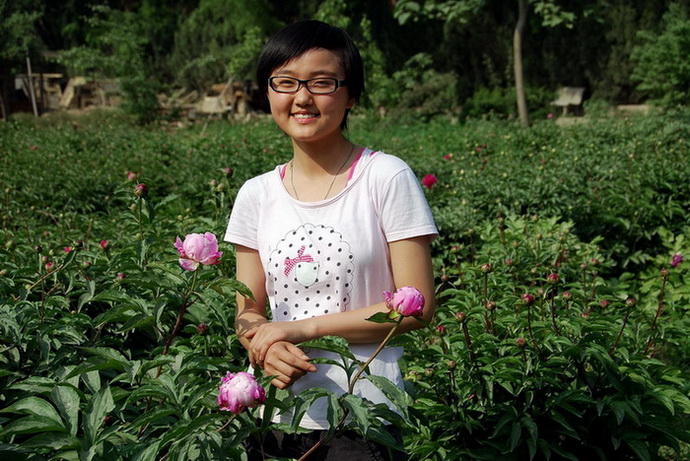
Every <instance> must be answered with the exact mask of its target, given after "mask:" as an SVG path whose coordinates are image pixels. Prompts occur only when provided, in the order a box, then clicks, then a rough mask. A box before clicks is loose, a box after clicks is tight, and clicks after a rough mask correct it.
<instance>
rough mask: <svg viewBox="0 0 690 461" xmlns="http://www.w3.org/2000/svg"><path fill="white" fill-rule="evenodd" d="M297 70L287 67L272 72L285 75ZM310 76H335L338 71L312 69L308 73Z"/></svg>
mask: <svg viewBox="0 0 690 461" xmlns="http://www.w3.org/2000/svg"><path fill="white" fill-rule="evenodd" d="M297 73H298V72H297V71H296V70H293V69H289V68H284V69H278V70H277V71H276V72H274V73H273V75H286V76H294V75H295V74H297ZM308 75H309V76H310V77H320V76H324V75H325V76H328V77H337V76H338V72H333V71H332V70H315V71H312V72H310V73H309V74H308Z"/></svg>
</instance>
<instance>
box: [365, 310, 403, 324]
mask: <svg viewBox="0 0 690 461" xmlns="http://www.w3.org/2000/svg"><path fill="white" fill-rule="evenodd" d="M367 321H369V322H374V323H398V321H397V320H395V319H392V318H390V317H388V313H387V312H377V313H375V314H374V315H372V316H371V317H369V318H368V319H367Z"/></svg>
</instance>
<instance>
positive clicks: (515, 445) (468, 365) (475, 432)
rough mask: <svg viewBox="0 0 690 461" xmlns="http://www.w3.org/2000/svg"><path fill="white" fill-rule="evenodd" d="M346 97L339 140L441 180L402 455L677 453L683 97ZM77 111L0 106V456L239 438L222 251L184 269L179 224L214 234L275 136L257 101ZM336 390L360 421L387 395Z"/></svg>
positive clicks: (208, 453) (683, 315)
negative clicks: (521, 124) (438, 107)
mask: <svg viewBox="0 0 690 461" xmlns="http://www.w3.org/2000/svg"><path fill="white" fill-rule="evenodd" d="M353 115H354V117H353V118H352V119H351V125H350V126H351V127H350V130H351V131H352V133H351V136H352V138H353V140H356V141H357V142H361V143H364V144H366V145H369V146H372V147H382V148H385V149H386V151H387V152H390V153H393V154H397V155H399V156H400V157H402V158H403V159H405V160H406V161H407V162H408V163H409V164H410V165H411V166H412V168H413V170H414V171H415V172H416V173H417V174H418V175H419V177H420V178H421V177H422V176H424V175H426V174H430V173H431V174H435V175H436V176H437V177H438V183H437V184H436V185H435V186H433V187H432V188H431V189H428V190H426V194H427V197H428V199H429V202H430V204H431V206H432V208H433V210H434V215H435V218H436V220H437V224H438V226H439V229H440V233H441V235H440V237H439V238H438V239H437V240H436V241H435V242H434V244H433V249H432V250H433V258H434V267H435V269H436V275H437V282H438V289H439V290H438V299H439V308H438V315H437V318H436V321H435V323H434V324H433V325H431V326H430V329H425V330H421V331H418V332H415V333H412V334H407V335H404V336H402V337H400V338H399V339H397V340H396V341H398V342H400V343H404V344H405V345H406V356H405V360H404V363H403V366H404V367H405V368H406V376H407V378H408V380H409V381H410V382H411V387H410V392H411V396H412V397H413V398H414V400H413V401H412V402H411V403H410V402H408V400H409V397H405V396H401V395H398V394H395V395H396V401H397V402H399V403H400V405H401V409H402V414H401V416H400V417H399V418H398V419H396V423H398V424H401V425H405V435H406V437H405V441H406V444H407V447H408V448H409V449H410V451H411V452H412V454H413V456H414V458H413V459H449V458H450V459H454V457H456V458H458V459H460V458H461V457H462V456H464V457H465V458H467V457H470V458H479V459H483V458H489V457H491V458H498V459H530V457H533V459H546V458H548V457H549V455H550V457H551V459H555V458H559V459H563V458H565V459H568V457H569V458H570V459H577V458H579V459H589V458H600V459H626V458H634V457H637V458H640V459H660V457H663V459H680V457H682V456H683V454H684V453H685V454H687V448H688V445H686V444H685V443H686V442H687V434H688V426H687V424H688V415H689V414H690V408H688V407H689V406H688V394H689V391H690V389H689V388H688V385H687V384H686V383H687V382H688V381H689V380H688V378H689V376H688V373H687V369H688V368H687V365H688V362H687V360H688V359H687V357H688V353H689V352H690V343H688V339H687V335H686V334H685V332H686V331H687V329H688V327H690V325H688V320H687V309H688V303H690V292H689V291H688V283H687V280H688V278H687V270H688V269H687V268H688V263H687V262H683V263H681V264H679V265H677V267H671V266H670V261H671V257H672V256H673V255H674V254H675V253H679V254H682V255H685V256H686V257H687V255H688V254H689V253H690V248H689V247H688V239H690V233H689V231H688V229H687V222H688V215H687V210H688V205H690V189H689V187H690V186H689V185H690V166H688V164H687V162H685V161H683V160H684V159H686V158H687V155H688V144H687V139H688V138H689V136H688V135H689V134H690V133H689V132H688V126H690V124H689V123H688V113H687V111H685V110H678V111H672V112H671V111H669V112H667V113H665V114H663V115H654V116H650V117H644V118H642V117H638V118H629V119H626V118H610V119H608V118H604V117H601V118H598V119H597V121H596V123H592V124H582V125H578V126H574V127H567V128H562V127H558V126H556V125H555V124H553V123H551V122H549V121H543V122H540V123H537V124H536V125H535V126H533V127H532V128H531V129H529V130H524V129H519V128H518V127H517V125H516V124H514V123H511V122H489V121H480V120H471V119H469V120H466V121H465V122H464V123H463V124H451V123H449V122H448V120H446V119H443V118H440V117H436V118H434V119H433V120H432V121H431V122H429V123H427V124H423V123H417V122H415V121H412V119H411V118H409V119H405V120H395V121H394V122H395V123H393V120H391V118H390V117H387V118H383V119H377V118H375V117H372V116H370V115H367V116H363V117H362V116H357V114H353ZM90 117H91V119H87V118H66V117H64V116H63V117H59V120H57V119H55V118H53V117H43V118H41V119H38V120H34V119H32V118H28V117H27V118H17V119H16V120H15V121H13V122H11V123H6V124H2V125H0V184H1V188H0V210H1V212H0V237H1V239H2V241H3V242H4V243H3V246H2V247H0V319H2V322H0V401H2V402H3V404H2V409H1V410H0V456H3V457H8V458H9V457H13V458H18V457H19V458H21V457H23V458H31V457H33V458H36V459H38V458H39V457H43V458H56V459H57V458H64V459H133V458H136V457H139V459H157V458H161V457H168V458H171V459H189V458H194V459H223V457H225V459H238V458H241V456H242V455H243V454H242V451H243V450H242V448H241V446H240V440H241V439H243V438H245V437H247V436H253V435H252V434H255V435H256V434H260V432H261V431H262V430H264V429H266V428H267V426H268V427H270V426H269V425H264V426H262V427H258V426H257V423H256V421H254V420H253V417H254V416H260V415H261V412H262V411H263V410H262V409H257V410H256V411H253V412H245V413H242V414H241V415H239V416H238V417H235V418H230V417H228V415H227V413H221V412H219V411H218V409H217V406H216V405H215V404H214V402H213V397H214V393H215V392H216V385H217V383H218V380H219V378H220V376H222V374H223V373H224V372H225V371H227V370H231V371H238V370H242V369H244V367H245V366H246V354H245V353H244V351H243V350H242V348H241V346H240V344H239V343H238V342H237V340H236V338H235V336H234V333H233V329H232V308H233V302H234V301H233V297H232V292H233V291H234V288H236V284H235V283H234V282H233V281H232V275H233V254H232V248H231V247H230V246H229V245H225V244H221V250H222V251H224V252H225V255H224V257H223V260H222V263H221V265H219V266H213V267H211V268H202V269H203V270H200V271H199V272H198V275H197V276H196V278H195V277H193V276H190V274H189V273H187V272H184V271H182V270H181V269H180V268H179V266H178V265H177V261H176V259H177V254H176V252H175V250H174V248H173V245H172V244H173V242H174V239H175V237H176V236H178V235H180V236H184V235H185V234H187V233H190V232H206V231H209V232H213V233H214V234H215V235H217V236H220V235H222V232H223V230H224V227H225V224H226V221H227V217H228V213H229V210H230V207H231V204H232V201H233V197H234V193H235V191H236V190H237V187H238V186H239V185H240V184H241V183H242V182H243V181H244V180H245V179H248V178H250V177H253V176H255V175H257V174H259V173H262V172H264V171H267V170H269V169H271V168H273V166H274V165H275V164H277V163H281V162H284V161H286V160H287V159H288V158H289V155H290V151H289V143H287V142H286V139H285V137H284V135H282V134H281V133H280V132H279V130H278V129H277V128H276V127H275V126H274V125H273V123H272V122H268V121H267V120H265V119H263V118H257V119H256V120H254V121H252V122H249V123H246V124H229V123H227V122H225V121H223V122H220V121H219V122H213V123H210V124H209V125H208V126H207V129H205V130H204V131H203V135H200V131H201V128H200V127H195V126H188V127H178V128H175V129H173V128H172V127H171V126H170V125H165V124H162V125H160V126H158V125H156V124H152V125H150V126H148V127H141V126H136V125H133V124H131V123H130V122H129V118H128V117H127V116H125V115H123V114H121V113H119V112H117V111H104V112H93V113H91V114H90ZM227 168H232V169H233V170H232V171H230V170H228V169H227ZM140 182H143V183H146V184H147V185H148V188H149V196H148V198H146V199H140V198H137V197H136V196H135V195H134V194H133V189H134V187H135V185H136V184H137V183H140ZM102 240H107V241H108V243H109V244H108V246H107V248H108V249H107V250H105V249H104V248H103V247H102V246H101V244H100V242H101V241H102ZM65 248H67V250H65ZM487 265H488V266H487ZM552 274H556V275H557V276H558V279H555V278H554V277H553V276H552ZM566 291H568V292H570V294H571V295H570V296H567V295H565V292H566ZM525 293H527V294H530V295H532V296H533V297H534V302H533V303H532V304H529V305H527V304H526V303H525V301H524V298H523V294H525ZM628 298H633V299H635V301H636V302H635V303H634V304H632V303H630V302H628V301H627V300H628ZM190 301H193V302H192V303H191V304H190V303H189V302H190ZM604 301H606V302H604ZM185 306H186V307H185ZM459 312H463V313H464V314H465V316H464V319H462V320H463V321H462V322H460V321H459V320H460V319H459V318H458V317H457V314H458V313H459ZM180 314H182V315H180ZM583 314H585V315H583ZM178 320H180V323H179V329H177V330H176V328H175V325H176V324H177V321H178ZM439 326H442V327H443V330H437V327H439ZM174 331H176V333H175V334H172V333H173V332H174ZM468 338H469V341H468ZM519 338H523V339H524V342H523V341H518V342H516V341H517V340H518V339H519ZM470 343H471V344H472V346H470ZM168 346H169V349H168ZM166 349H168V350H167V351H166ZM159 369H160V373H159ZM378 384H380V385H382V386H385V383H378ZM390 391H391V392H392V390H390ZM318 395H319V394H318V391H312V392H311V393H309V394H308V395H305V396H303V397H302V398H301V400H300V402H302V404H304V405H308V404H309V402H311V399H313V398H315V397H316V396H318ZM391 395H393V394H391ZM281 398H282V396H281V395H280V394H277V395H276V396H275V397H274V398H272V399H271V400H269V402H270V403H271V405H277V406H280V405H282V404H281V403H280V402H281ZM337 400H338V399H333V400H332V401H333V402H334V412H333V415H334V416H333V417H334V418H335V417H337V416H338V415H342V414H343V410H342V408H341V407H340V406H339V405H340V404H338V403H336V401H337ZM345 403H346V404H347V405H350V407H349V408H351V409H352V410H353V412H354V414H355V416H356V418H355V420H354V424H355V427H356V428H359V429H360V430H362V431H365V430H366V428H368V427H372V428H374V429H372V430H376V429H375V427H376V423H375V422H372V421H370V420H369V419H370V418H371V417H374V416H376V415H384V414H385V412H382V409H380V408H372V407H371V406H368V405H367V404H366V402H360V401H356V400H355V399H346V401H345ZM388 416H390V415H388ZM390 417H392V416H390ZM374 435H375V434H374ZM374 435H372V436H374ZM678 453H680V454H678ZM435 457H436V458H435Z"/></svg>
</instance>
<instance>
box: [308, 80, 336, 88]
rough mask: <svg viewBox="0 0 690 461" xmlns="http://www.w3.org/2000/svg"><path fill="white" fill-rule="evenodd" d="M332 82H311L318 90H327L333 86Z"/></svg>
mask: <svg viewBox="0 0 690 461" xmlns="http://www.w3.org/2000/svg"><path fill="white" fill-rule="evenodd" d="M331 84H332V82H331V81H330V80H312V81H311V86H315V87H317V88H325V87H329V86H331Z"/></svg>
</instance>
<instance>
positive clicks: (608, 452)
mask: <svg viewBox="0 0 690 461" xmlns="http://www.w3.org/2000/svg"><path fill="white" fill-rule="evenodd" d="M572 230H573V225H572V223H561V222H559V221H558V220H556V219H545V218H537V217H533V218H531V219H524V218H517V219H516V218H514V217H510V218H508V219H499V220H494V221H490V222H487V223H485V225H484V226H482V228H481V230H479V231H478V234H479V235H478V237H479V238H480V239H481V242H482V243H481V245H471V246H469V247H464V248H460V247H454V248H451V249H449V250H447V251H446V254H447V256H446V257H447V259H446V260H445V261H446V262H445V264H444V267H443V269H442V273H443V276H442V280H443V283H442V285H441V286H440V292H439V300H440V301H441V303H440V306H439V308H438V310H437V312H438V314H437V323H438V327H437V329H436V330H433V329H432V330H426V331H424V332H423V333H420V334H413V335H410V336H411V337H410V338H407V339H406V340H405V341H404V342H405V343H406V345H407V351H408V354H407V361H406V363H407V367H408V368H407V378H408V379H409V380H410V381H411V382H412V383H413V385H412V388H413V390H412V395H413V398H414V401H415V403H414V405H413V409H414V411H413V414H414V415H416V416H417V417H418V418H419V420H418V421H417V424H413V427H414V428H415V430H414V431H410V434H409V438H410V439H411V442H410V446H411V451H412V454H413V456H414V458H415V459H434V460H446V459H487V460H488V459H506V460H512V459H514V460H523V459H552V458H556V459H573V460H578V459H647V460H648V459H658V458H657V453H658V451H659V449H660V447H662V446H669V447H673V448H674V449H676V450H677V451H680V445H679V441H683V442H686V443H687V442H690V436H688V417H687V416H688V412H689V411H690V399H688V390H689V388H688V385H687V384H685V383H686V378H687V376H686V375H687V373H684V372H682V371H681V369H680V368H677V367H675V366H672V365H669V364H667V363H665V362H664V361H662V360H660V358H661V357H658V356H657V354H656V350H657V349H656V348H657V346H660V341H661V338H663V343H664V344H666V343H674V342H676V341H684V338H685V333H684V331H685V330H684V328H683V327H682V326H681V324H680V323H677V322H674V323H672V324H669V325H667V327H662V326H661V321H659V322H656V321H653V319H654V317H655V315H654V314H655V312H654V311H653V312H651V313H650V312H648V311H647V309H646V307H647V306H648V305H650V304H655V305H660V304H663V303H666V302H667V300H666V299H664V297H663V296H661V297H657V296H656V293H654V292H653V291H654V290H652V292H649V291H648V292H646V293H644V295H643V296H642V297H639V296H640V295H639V294H638V293H634V292H626V291H623V290H621V289H620V288H619V287H616V286H615V285H614V284H610V283H608V282H606V272H607V265H608V264H607V262H606V261H605V260H603V259H601V258H602V255H601V254H600V253H599V250H598V248H597V246H596V244H593V243H592V244H585V243H582V242H580V241H579V240H578V239H577V237H575V236H574V235H573V233H572ZM672 272H673V274H672V275H667V276H665V277H663V276H662V277H659V276H657V277H654V279H653V280H650V281H649V282H650V284H654V286H656V287H660V286H661V285H662V284H664V283H666V284H667V285H666V289H667V290H669V291H670V289H671V286H673V288H674V289H681V290H682V289H683V285H682V277H683V274H684V273H685V272H686V271H685V270H680V269H675V270H673V271H672ZM671 279H673V281H671ZM655 307H656V306H655ZM655 310H656V309H655ZM420 344H424V346H423V347H420Z"/></svg>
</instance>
